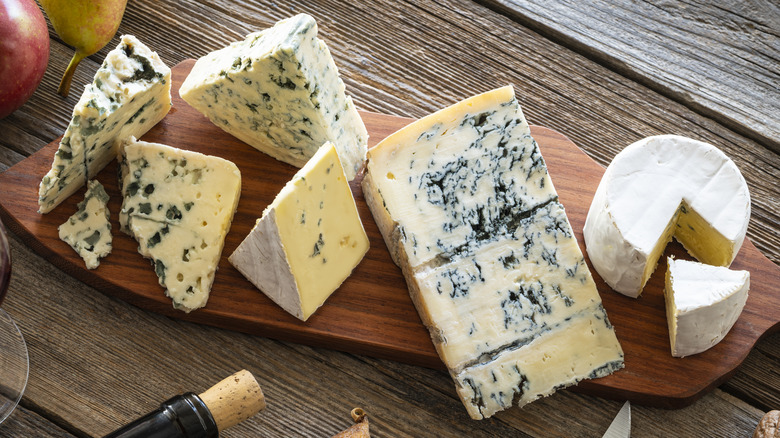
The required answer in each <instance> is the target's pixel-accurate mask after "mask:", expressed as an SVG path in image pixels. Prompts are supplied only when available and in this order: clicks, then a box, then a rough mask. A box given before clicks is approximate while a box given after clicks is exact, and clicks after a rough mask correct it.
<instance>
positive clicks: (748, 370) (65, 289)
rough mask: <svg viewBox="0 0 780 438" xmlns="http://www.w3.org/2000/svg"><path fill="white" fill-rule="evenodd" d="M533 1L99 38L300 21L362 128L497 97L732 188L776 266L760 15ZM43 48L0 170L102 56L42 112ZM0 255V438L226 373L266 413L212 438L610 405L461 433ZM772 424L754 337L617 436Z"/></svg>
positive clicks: (595, 152) (188, 42)
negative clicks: (725, 363) (484, 95)
mask: <svg viewBox="0 0 780 438" xmlns="http://www.w3.org/2000/svg"><path fill="white" fill-rule="evenodd" d="M550 3H551V4H546V2H543V1H541V0H531V1H528V2H516V1H510V0H481V1H478V2H471V1H466V0H447V1H444V2H433V1H427V0H426V1H422V2H394V1H387V0H380V1H375V2H338V1H332V0H321V1H313V2H311V1H307V2H302V1H294V2H271V1H262V2H249V3H245V2H238V1H231V0H212V1H204V2H186V1H171V2H155V1H150V0H132V1H130V2H129V4H128V7H127V11H126V13H125V16H124V20H123V22H122V25H121V26H120V28H119V34H122V33H129V34H134V35H137V36H139V37H140V38H141V39H142V40H143V41H144V42H145V43H146V44H148V45H149V46H150V47H152V48H153V49H154V50H156V51H157V52H158V53H159V54H160V56H161V57H162V59H163V60H164V61H165V62H166V63H167V64H168V65H175V64H176V63H178V62H180V61H182V60H184V59H187V58H196V57H199V56H201V55H203V54H205V53H206V52H208V51H210V50H214V49H216V48H219V47H222V46H223V45H225V44H227V43H228V42H231V41H234V40H238V39H241V38H242V37H243V36H244V35H245V34H247V33H249V32H251V31H254V30H257V29H262V28H265V27H268V26H269V25H271V24H272V23H274V22H276V21H277V20H279V19H281V18H284V17H287V16H290V15H292V14H295V13H298V12H307V13H310V14H312V15H313V16H315V18H316V19H317V20H318V23H319V26H320V35H321V37H322V38H324V39H325V40H326V41H327V43H328V44H329V47H330V49H331V52H332V53H333V55H334V57H335V59H336V63H337V64H338V66H339V68H340V70H341V74H342V77H343V78H344V81H345V82H346V85H347V90H348V92H349V93H350V94H351V95H352V96H353V98H354V100H355V102H356V104H357V106H358V107H359V108H360V109H363V110H368V111H374V112H380V113H386V114H392V115H399V116H408V117H421V116H424V115H426V114H428V113H430V112H432V111H434V110H436V109H439V108H441V107H444V106H446V105H449V104H452V103H454V102H456V101H459V100H461V99H463V98H465V97H468V96H471V95H473V94H476V93H478V92H481V91H486V90H488V89H492V88H495V87H498V86H501V85H505V84H507V83H511V84H513V85H514V86H515V89H516V92H517V94H518V96H519V99H520V101H521V103H522V105H523V108H524V112H525V114H526V117H527V118H528V119H529V121H530V122H531V123H532V124H536V125H543V126H546V127H549V128H553V129H555V130H557V131H559V132H561V133H564V134H565V135H567V136H568V137H569V138H571V139H572V140H573V141H574V142H575V143H576V144H577V145H579V146H580V147H581V148H582V149H584V150H585V151H586V152H587V153H588V154H589V155H590V156H591V157H593V158H594V159H595V160H597V161H598V162H599V163H601V164H603V165H606V164H607V163H608V162H609V161H610V159H611V158H612V157H613V156H614V155H615V154H616V153H617V152H618V151H620V150H621V149H622V148H623V147H625V146H626V145H628V144H630V143H632V142H633V141H635V140H638V139H640V138H642V137H645V136H648V135H655V134H666V133H673V134H681V135H686V136H689V137H693V138H697V139H701V140H704V141H706V142H709V143H711V144H714V145H716V146H718V147H719V148H721V149H722V150H724V151H725V152H726V153H727V154H728V155H729V156H731V157H732V158H733V159H734V160H735V161H736V163H737V165H738V166H739V167H740V169H741V170H742V172H743V174H744V175H745V177H746V179H747V182H748V185H749V187H750V190H751V195H752V197H753V212H752V220H751V223H750V227H749V230H748V236H749V238H750V239H751V240H752V241H753V242H754V244H755V245H756V246H757V247H758V249H759V250H761V251H762V252H763V254H765V255H766V256H767V257H768V258H769V259H770V260H772V261H773V262H774V263H776V264H777V263H780V220H779V216H780V206H778V200H780V184H779V182H780V178H778V176H779V175H780V155H779V153H780V147H779V146H778V145H780V133H778V129H779V127H780V91H778V90H780V85H779V84H780V67H778V61H777V59H778V54H779V53H780V37H778V33H777V30H778V29H779V28H780V11H779V10H778V8H777V6H775V5H773V4H772V2H769V1H765V2H763V1H748V2H738V1H730V0H719V1H716V2H715V3H711V2H705V1H702V0H692V1H688V2H682V1H676V0H672V1H666V2H659V3H658V4H656V5H653V4H651V3H652V2H649V3H638V2H631V1H623V0H612V1H597V2H576V1H573V0H569V1H560V2H550ZM553 3H554V4H553ZM580 3H588V5H581V4H580ZM51 35H52V38H51V56H50V61H49V69H48V71H47V72H46V75H45V77H44V80H43V82H42V84H41V85H40V87H39V88H38V90H37V91H36V93H35V94H34V95H33V97H32V99H31V100H30V101H29V102H28V103H27V104H26V105H25V106H23V107H22V108H21V109H19V110H18V111H16V112H15V113H14V114H12V115H11V116H9V117H7V118H6V119H4V120H0V170H5V169H7V168H8V167H10V166H11V165H13V164H15V163H17V162H19V161H21V160H23V159H24V158H25V157H27V156H29V155H30V154H31V153H33V152H35V151H37V150H38V149H40V148H41V147H43V146H44V145H46V144H47V143H49V142H51V141H52V140H54V139H55V138H57V137H58V136H59V135H61V134H62V133H63V131H64V129H65V127H66V126H67V123H68V121H69V118H70V114H71V111H72V108H73V105H74V104H75V103H76V101H77V100H78V97H79V91H78V90H80V88H81V87H82V86H83V84H86V83H88V82H90V81H91V79H92V75H93V74H94V72H95V70H96V68H97V66H98V65H99V64H100V63H101V62H102V59H103V57H104V56H105V54H106V53H107V51H108V50H109V49H110V48H113V47H115V46H116V41H117V39H116V38H115V39H114V40H113V41H112V42H111V43H109V44H108V46H107V47H106V48H104V49H103V50H101V51H100V52H99V53H98V54H96V55H94V56H91V57H90V58H89V59H87V60H85V61H84V62H83V63H82V65H81V66H80V67H79V69H78V72H77V73H76V76H75V78H74V87H73V89H74V92H73V93H72V94H71V95H70V97H68V98H67V99H62V98H60V97H58V96H57V95H56V93H55V90H56V87H57V83H58V81H59V77H60V76H61V73H62V71H63V69H64V67H65V65H66V64H67V61H68V60H69V58H70V56H71V50H70V49H69V48H68V47H67V46H65V45H64V44H63V43H62V42H61V41H60V40H59V38H58V37H57V36H56V34H55V33H54V32H53V30H51ZM0 190H2V188H0ZM12 240H13V241H12V250H13V260H14V265H13V269H14V271H13V280H12V284H11V288H10V292H9V295H8V297H7V299H6V301H5V303H4V304H3V307H4V309H5V310H6V311H7V312H8V313H9V314H10V315H11V316H12V317H13V318H14V319H15V320H16V322H17V324H18V325H19V327H20V328H21V330H22V332H23V334H24V336H25V338H26V341H27V344H28V348H29V354H30V377H29V383H28V386H27V391H26V393H25V396H24V398H23V399H22V402H21V406H20V407H19V408H18V409H17V411H15V412H14V414H13V415H12V416H11V417H10V418H9V419H8V420H7V421H6V422H5V423H3V424H2V425H0V436H102V435H103V434H105V433H108V432H110V431H111V430H113V429H115V428H117V427H118V426H120V425H122V424H124V423H126V422H128V421H130V420H132V419H134V418H136V417H138V416H140V415H142V414H144V413H146V412H148V411H150V410H152V409H154V408H155V407H156V406H157V405H158V403H160V402H162V401H163V400H166V399H167V398H169V397H171V396H173V395H176V394H179V393H182V392H185V391H196V392H198V391H202V390H204V389H206V388H207V387H208V386H210V385H211V384H213V383H215V382H216V381H218V380H220V379H221V378H222V377H225V376H227V375H229V374H231V373H233V372H234V371H236V370H239V369H241V368H246V369H248V370H250V371H252V372H253V373H254V374H255V375H256V376H257V378H258V380H259V382H260V384H261V386H262V387H263V390H264V391H265V394H266V397H267V399H268V408H267V409H266V410H265V411H263V412H262V413H261V414H259V415H257V416H256V417H254V418H252V419H251V420H249V421H247V422H245V423H243V424H241V425H239V426H237V427H235V428H233V429H230V430H229V431H228V432H227V433H225V434H224V435H225V436H234V437H239V436H241V437H243V436H264V437H276V436H312V437H324V436H331V435H333V434H335V433H337V432H338V431H340V430H342V429H344V428H346V427H347V426H348V425H349V423H350V419H349V411H350V409H351V408H353V407H355V406H360V407H363V408H364V409H365V410H366V411H368V412H369V414H370V418H371V428H372V432H373V435H374V436H388V437H390V436H393V437H394V436H432V437H434V436H435V437H445V436H452V437H462V436H474V437H477V436H554V435H560V436H601V434H602V433H603V432H604V431H605V430H606V429H607V427H608V426H609V424H610V422H611V420H612V418H613V417H614V415H615V414H616V413H617V411H618V410H619V408H620V405H621V402H620V401H611V400H604V399H600V398H596V397H592V396H587V395H582V394H578V393H575V392H572V391H562V392H559V393H557V394H555V395H553V396H551V397H548V398H546V399H543V400H540V401H538V402H535V403H532V404H531V405H528V406H527V407H525V408H523V409H511V410H509V411H507V412H503V413H500V414H498V415H496V416H495V417H493V418H491V419H489V420H483V421H472V420H470V419H469V418H468V416H467V415H466V412H465V410H464V409H463V407H462V405H461V403H460V401H459V400H458V399H457V397H456V395H455V391H454V387H453V384H452V381H451V379H450V377H449V376H448V375H447V374H446V373H445V372H443V371H438V370H431V369H427V368H420V367H416V366H411V365H405V364H402V363H398V362H394V361H389V360H379V359H374V358H371V357H364V356H358V355H353V354H347V353H341V352H337V351H332V350H328V349H323V348H312V347H308V346H302V345H297V344H292V343H285V342H280V341H276V340H272V339H266V338H263V337H258V336H250V335H245V334H241V333H237V332H232V331H227V330H221V329H216V328H212V327H209V326H203V325H197V324H193V323H188V322H182V321H179V320H174V319H170V318H168V317H164V316H160V315H157V314H154V313H150V312H147V311H144V310H141V309H139V308H136V307H134V306H131V305H128V304H125V303H124V302H122V301H118V300H116V299H113V298H110V297H107V296H106V295H104V294H103V293H101V292H100V291H97V290H94V289H92V288H90V287H87V286H85V285H84V284H83V283H81V282H79V281H78V280H75V279H73V278H72V277H70V276H68V275H66V274H64V273H63V272H61V271H59V270H58V269H57V268H55V267H54V266H53V265H51V264H50V263H49V262H47V261H46V260H45V259H43V258H41V257H40V256H38V255H37V254H35V253H34V252H32V251H31V250H30V249H28V248H26V247H25V245H24V244H22V243H21V241H20V240H19V239H18V238H14V239H12ZM778 292H779V293H780V291H778ZM778 408H780V334H774V335H770V336H767V337H766V338H765V339H763V340H762V341H760V342H759V343H758V345H757V346H756V348H755V349H754V350H753V352H752V353H751V354H750V355H749V356H748V358H747V360H746V362H745V363H744V364H743V365H742V367H741V368H740V369H739V370H738V371H737V373H736V374H735V375H734V376H733V377H732V378H731V379H730V380H728V381H727V382H726V383H725V384H723V385H722V386H720V387H719V388H717V389H715V390H714V391H712V392H711V393H709V394H707V395H706V396H704V397H703V398H702V399H700V400H699V401H697V402H695V403H694V404H693V405H691V406H689V407H687V408H684V409H680V410H663V409H656V408H648V407H642V406H634V409H633V428H632V429H633V435H634V436H637V437H639V436H749V435H750V434H751V433H752V431H753V429H754V428H755V426H756V424H757V422H758V420H759V418H760V417H761V416H762V415H763V414H764V413H765V412H766V411H768V410H770V409H778Z"/></svg>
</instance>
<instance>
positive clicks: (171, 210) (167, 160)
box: [119, 138, 241, 312]
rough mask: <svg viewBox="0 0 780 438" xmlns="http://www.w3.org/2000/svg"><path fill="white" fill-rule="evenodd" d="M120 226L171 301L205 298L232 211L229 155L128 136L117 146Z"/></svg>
mask: <svg viewBox="0 0 780 438" xmlns="http://www.w3.org/2000/svg"><path fill="white" fill-rule="evenodd" d="M119 158H120V162H119V176H120V187H121V191H122V196H123V202H122V211H121V212H120V224H121V227H122V231H124V232H126V233H128V234H130V235H131V236H132V237H134V238H135V239H136V240H137V241H138V252H140V253H141V255H143V256H144V257H147V258H149V259H150V260H151V262H152V265H153V266H154V270H155V272H156V273H157V276H158V277H159V282H160V285H161V286H162V287H164V288H165V294H166V295H167V296H168V297H170V298H171V300H172V301H173V306H174V307H175V308H177V309H181V310H184V311H185V312H189V311H191V310H194V309H198V308H200V307H203V306H205V305H206V302H207V300H208V297H209V292H210V291H211V286H212V284H213V282H214V275H215V273H216V270H217V265H218V264H219V259H220V256H221V255H222V248H223V246H224V243H225V236H226V235H227V233H228V231H229V229H230V224H231V223H232V221H233V214H234V213H235V210H236V207H237V206H238V198H239V196H240V194H241V173H240V172H239V170H238V168H237V167H236V165H235V164H233V163H232V162H230V161H228V160H225V159H222V158H219V157H213V156H209V155H204V154H201V153H198V152H193V151H185V150H181V149H177V148H173V147H170V146H166V145H162V144H157V143H147V142H143V141H137V140H136V139H135V138H130V139H129V140H127V141H126V142H125V143H124V144H123V145H122V146H121V150H120V157H119Z"/></svg>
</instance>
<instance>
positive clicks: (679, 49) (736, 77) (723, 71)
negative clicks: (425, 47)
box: [479, 0, 780, 152]
mask: <svg viewBox="0 0 780 438" xmlns="http://www.w3.org/2000/svg"><path fill="white" fill-rule="evenodd" d="M479 2H480V3H483V4H485V5H486V6H488V7H490V8H492V9H494V10H496V11H500V12H501V13H504V14H507V15H508V16H510V17H512V19H514V20H516V21H517V22H519V23H521V24H523V25H524V26H528V27H529V28H531V29H534V30H536V31H538V32H540V33H542V34H543V35H545V36H548V37H550V38H551V39H553V40H556V41H558V42H560V43H562V44H563V45H565V46H567V47H570V48H572V49H573V50H575V51H577V52H579V53H582V54H584V55H585V56H588V57H590V58H592V59H595V60H597V61H598V62H599V63H602V64H604V65H607V66H608V67H609V68H610V69H611V70H614V71H617V72H620V73H621V74H624V75H626V76H628V77H630V78H632V79H634V80H637V81H639V82H641V83H642V84H644V85H646V86H648V87H650V88H651V89H653V90H655V91H658V92H659V93H661V94H663V95H665V96H668V97H670V98H671V99H673V100H675V101H678V102H681V103H682V104H684V105H685V106H688V107H690V108H692V109H693V110H695V111H697V112H699V113H701V114H703V115H705V116H707V117H712V118H713V119H715V120H717V121H718V122H720V123H722V124H724V125H726V126H728V127H730V128H732V129H734V130H735V131H737V132H739V133H741V134H743V135H746V136H748V137H750V138H753V139H755V140H757V141H759V142H760V143H762V144H764V145H766V146H767V147H770V148H771V149H773V150H774V151H775V152H780V69H778V65H780V57H779V56H778V54H780V7H778V5H777V3H775V2H771V1H766V0H751V1H734V0H719V1H715V2H712V1H704V0H672V1H664V2H638V1H632V0H600V1H588V2H580V1H576V0H567V1H554V2H551V1H545V0H536V1H530V2H529V1H517V0H480V1H479Z"/></svg>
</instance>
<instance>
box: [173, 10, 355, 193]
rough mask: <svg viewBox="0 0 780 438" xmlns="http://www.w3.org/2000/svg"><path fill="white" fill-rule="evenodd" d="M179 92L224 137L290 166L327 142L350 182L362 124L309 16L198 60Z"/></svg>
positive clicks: (353, 174)
mask: <svg viewBox="0 0 780 438" xmlns="http://www.w3.org/2000/svg"><path fill="white" fill-rule="evenodd" d="M179 94H180V95H181V97H182V98H183V99H184V100H185V101H187V103H189V104H190V105H192V106H193V107H195V108H196V109H197V110H198V111H200V112H201V113H203V114H204V115H206V116H207V117H208V118H209V119H210V120H211V121H212V122H213V123H214V124H215V125H217V126H219V127H220V128H222V129H224V130H225V131H226V132H228V133H230V134H232V135H234V136H235V137H237V138H238V139H240V140H242V141H244V142H245V143H247V144H249V145H250V146H252V147H254V148H256V149H258V150H260V151H261V152H264V153H266V154H268V155H270V156H272V157H274V158H276V159H277V160H281V161H283V162H285V163H289V164H292V165H293V166H296V167H302V166H303V165H304V164H306V162H307V161H308V160H309V159H310V158H311V157H312V156H313V155H314V153H315V152H316V151H317V150H318V149H319V147H320V146H322V145H323V144H324V143H325V142H326V141H330V142H332V143H333V144H334V145H336V149H337V150H338V153H339V157H340V158H341V162H342V165H343V167H344V173H345V174H346V175H347V178H349V180H352V179H353V178H354V177H355V175H356V174H357V173H358V171H359V170H360V169H361V168H362V166H363V163H364V161H365V156H366V144H367V142H368V133H367V131H366V127H365V125H364V124H363V121H362V119H361V118H360V115H359V114H358V113H357V110H356V109H355V105H354V104H353V103H352V99H351V98H350V97H348V96H347V95H346V94H345V87H344V83H343V82H342V80H341V78H340V77H339V74H338V69H337V68H336V64H335V63H334V62H333V58H332V57H331V54H330V51H329V50H328V47H327V46H326V45H325V42H324V41H322V40H321V39H319V38H317V23H316V22H315V21H314V19H313V18H312V17H311V16H309V15H306V14H300V15H296V16H294V17H291V18H288V19H286V20H282V21H280V22H279V23H277V24H276V25H275V26H273V27H271V28H268V29H266V30H263V31H261V32H256V33H252V34H250V35H248V36H247V37H246V39H245V40H244V41H239V42H235V43H233V44H231V45H230V46H228V47H225V48H223V49H221V50H217V51H215V52H212V53H209V54H207V55H206V56H204V57H202V58H200V59H199V60H198V61H197V62H196V63H195V66H194V67H193V69H192V72H191V73H190V74H189V76H187V79H186V80H185V81H184V83H183V84H182V86H181V89H180V90H179Z"/></svg>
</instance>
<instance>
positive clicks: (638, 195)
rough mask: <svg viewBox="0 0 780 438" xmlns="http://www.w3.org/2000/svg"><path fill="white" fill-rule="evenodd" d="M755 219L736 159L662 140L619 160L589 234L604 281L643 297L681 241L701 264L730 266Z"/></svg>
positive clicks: (607, 176) (687, 142)
mask: <svg viewBox="0 0 780 438" xmlns="http://www.w3.org/2000/svg"><path fill="white" fill-rule="evenodd" d="M749 219H750V194H749V193H748V187H747V184H746V183H745V179H744V178H743V177H742V174H741V173H740V172H739V169H738V168H737V166H736V165H735V164H734V162H733V161H731V159H729V158H728V157H727V156H726V155H725V154H723V152H721V151H720V150H718V149H717V148H715V147H714V146H711V145H709V144H706V143H702V142H700V141H697V140H692V139H690V138H685V137H680V136H676V135H661V136H655V137H648V138H645V139H643V140H640V141H638V142H636V143H633V144H631V145H630V146H628V147H626V148H625V149H624V150H623V151H622V152H620V153H619V154H617V155H616V156H615V159H614V160H612V163H611V164H610V165H609V167H607V170H606V172H605V173H604V176H603V177H602V179H601V183H600V184H599V187H598V190H596V194H595V196H594V198H593V203H592V204H591V206H590V211H588V217H587V219H586V221H585V227H584V229H583V233H584V236H585V245H586V247H587V251H588V256H589V257H590V261H591V263H592V264H593V267H594V268H595V269H596V271H598V273H599V274H600V275H601V277H602V278H603V279H604V281H606V282H607V284H609V285H610V286H611V287H612V288H613V289H615V290H616V291H618V292H620V293H622V294H624V295H627V296H630V297H634V298H636V297H638V296H639V295H640V294H641V293H642V288H644V285H645V283H647V280H648V279H649V278H650V275H651V274H652V273H653V271H654V270H655V267H656V265H657V262H658V258H659V257H660V256H661V253H662V252H663V250H664V248H665V247H666V244H667V243H669V242H670V241H671V239H672V237H673V236H674V237H675V238H676V239H677V240H678V241H679V242H680V243H682V245H683V246H684V247H685V249H686V250H688V252H689V253H690V254H691V255H692V256H693V257H695V258H696V259H697V260H699V261H700V262H702V263H706V264H709V265H715V266H729V265H731V262H732V261H733V260H734V257H736V255H737V252H738V251H739V248H740V247H741V246H742V241H743V240H744V239H745V232H746V231H747V226H748V221H749Z"/></svg>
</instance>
